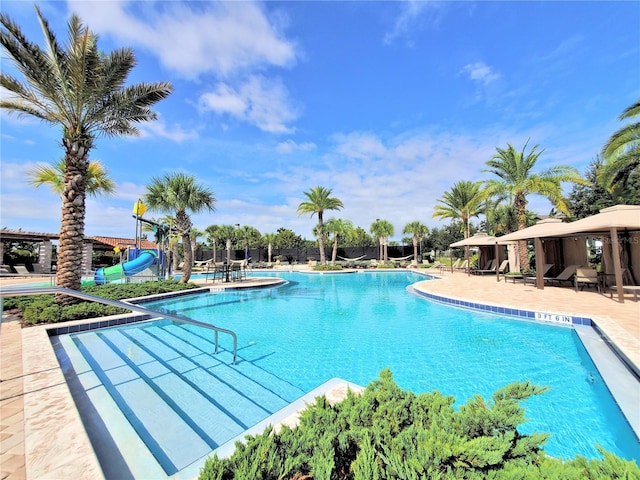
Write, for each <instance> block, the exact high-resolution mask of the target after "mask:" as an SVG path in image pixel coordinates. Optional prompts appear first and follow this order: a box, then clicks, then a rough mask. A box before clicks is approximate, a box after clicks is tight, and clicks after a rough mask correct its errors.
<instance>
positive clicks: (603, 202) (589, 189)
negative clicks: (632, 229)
mask: <svg viewBox="0 0 640 480" xmlns="http://www.w3.org/2000/svg"><path fill="white" fill-rule="evenodd" d="M601 167H602V159H601V158H599V157H598V158H596V159H595V160H593V161H592V162H591V163H590V164H589V167H588V169H587V171H586V172H585V174H584V178H585V180H586V181H587V182H588V183H587V184H586V185H583V184H576V185H574V186H573V189H572V190H571V193H570V194H569V197H568V201H569V206H570V210H571V218H572V219H573V220H580V219H581V218H586V217H590V216H591V215H595V214H596V213H598V212H600V210H601V209H603V208H606V207H611V206H613V205H615V201H614V199H613V195H612V194H611V192H610V191H609V190H607V189H606V188H605V187H604V186H603V185H601V184H600V182H599V181H598V172H599V171H600V168H601Z"/></svg>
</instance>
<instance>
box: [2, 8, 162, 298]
mask: <svg viewBox="0 0 640 480" xmlns="http://www.w3.org/2000/svg"><path fill="white" fill-rule="evenodd" d="M36 14H37V16H38V20H39V21H40V26H41V28H42V32H43V33H44V37H45V43H46V49H45V50H43V49H42V48H40V47H39V46H38V45H36V44H35V43H32V42H30V41H29V40H28V39H27V38H26V37H25V36H24V34H23V33H22V31H21V29H20V27H19V26H18V25H17V24H16V23H14V22H13V21H12V20H11V19H10V18H9V17H8V16H7V15H4V14H0V23H1V24H2V31H1V32H0V43H1V44H2V46H3V48H4V51H5V54H6V55H7V57H8V58H9V59H10V60H11V61H12V62H13V64H14V65H15V66H16V68H17V70H18V72H19V73H20V74H21V75H22V76H23V81H20V80H19V79H17V78H15V77H13V76H11V75H9V74H7V73H5V72H3V73H2V74H0V85H1V86H2V88H3V89H4V90H5V93H4V94H3V96H2V99H1V100H0V107H1V108H3V109H6V110H8V111H10V112H12V113H17V114H18V115H23V116H29V117H35V118H38V119H40V120H42V121H44V122H46V123H48V124H51V125H56V126H59V127H61V129H62V146H63V148H64V150H65V156H64V163H65V169H64V172H65V173H64V182H63V183H64V187H63V190H62V195H61V196H62V222H61V225H60V240H59V242H58V273H57V279H56V283H57V284H58V285H59V286H61V287H67V288H71V289H74V290H79V289H80V282H81V277H82V248H83V240H84V219H85V196H86V186H87V169H88V165H89V161H88V159H89V153H90V151H91V149H92V148H93V147H94V142H95V140H96V138H97V137H99V136H102V135H104V136H108V137H112V136H123V135H136V134H138V129H137V128H136V126H135V125H136V124H137V123H141V122H145V121H150V120H155V119H156V114H155V113H154V112H153V111H152V110H151V108H150V107H151V106H152V105H154V104H155V103H157V102H159V101H160V100H162V99H164V98H166V97H167V96H168V95H169V94H170V93H171V91H172V89H173V87H172V86H171V84H170V83H167V82H158V83H139V84H135V85H126V81H127V77H128V75H129V73H130V72H131V70H132V69H133V67H134V65H135V63H136V60H135V56H134V54H133V51H132V50H130V49H119V50H115V51H113V52H111V53H103V52H101V51H100V50H98V45H97V40H98V37H97V36H96V35H95V34H93V33H91V31H90V30H89V28H88V27H86V26H84V25H83V24H82V23H81V21H80V19H79V18H78V16H76V15H75V14H74V15H72V16H71V19H70V21H69V24H68V25H69V28H68V42H67V44H65V45H60V44H59V43H58V41H57V39H56V36H55V35H54V33H53V32H52V31H51V29H50V27H49V23H48V22H47V20H45V18H44V17H43V16H42V13H41V12H40V9H39V8H38V7H36ZM58 300H59V301H60V302H61V303H72V302H75V300H74V299H71V298H70V297H67V296H65V297H60V298H59V299H58Z"/></svg>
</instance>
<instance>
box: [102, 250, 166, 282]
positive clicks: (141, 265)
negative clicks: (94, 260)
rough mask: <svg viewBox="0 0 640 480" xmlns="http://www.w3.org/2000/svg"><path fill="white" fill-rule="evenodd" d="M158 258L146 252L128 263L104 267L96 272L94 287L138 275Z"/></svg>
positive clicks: (154, 254) (148, 251)
mask: <svg viewBox="0 0 640 480" xmlns="http://www.w3.org/2000/svg"><path fill="white" fill-rule="evenodd" d="M157 258H158V255H157V254H156V253H155V252H152V251H150V250H146V251H144V252H142V253H140V255H138V258H134V259H133V260H131V261H129V262H123V263H119V264H118V265H114V266H113V267H104V268H99V269H97V270H96V274H95V275H94V280H95V282H96V285H102V284H105V283H109V282H113V281H115V280H121V279H122V278H123V277H125V276H126V277H130V276H131V275H135V274H136V273H140V272H142V271H143V270H146V269H147V268H149V267H150V266H151V265H153V264H154V263H155V261H156V259H157Z"/></svg>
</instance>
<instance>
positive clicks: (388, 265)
mask: <svg viewBox="0 0 640 480" xmlns="http://www.w3.org/2000/svg"><path fill="white" fill-rule="evenodd" d="M378 268H396V266H395V264H393V263H379V264H378Z"/></svg>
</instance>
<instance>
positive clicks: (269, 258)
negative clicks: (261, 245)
mask: <svg viewBox="0 0 640 480" xmlns="http://www.w3.org/2000/svg"><path fill="white" fill-rule="evenodd" d="M272 249H273V245H271V242H269V245H267V262H269V263H271V252H272Z"/></svg>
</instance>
